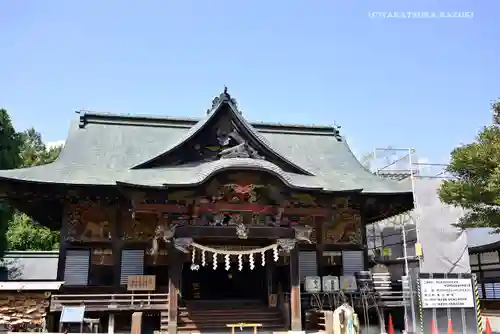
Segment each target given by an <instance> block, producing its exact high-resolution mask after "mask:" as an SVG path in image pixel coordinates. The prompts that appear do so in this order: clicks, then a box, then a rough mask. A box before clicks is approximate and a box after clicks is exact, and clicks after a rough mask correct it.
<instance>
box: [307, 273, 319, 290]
mask: <svg viewBox="0 0 500 334" xmlns="http://www.w3.org/2000/svg"><path fill="white" fill-rule="evenodd" d="M304 288H305V290H306V292H309V293H318V292H321V277H319V276H306V279H305V283H304Z"/></svg>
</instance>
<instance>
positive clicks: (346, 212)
mask: <svg viewBox="0 0 500 334" xmlns="http://www.w3.org/2000/svg"><path fill="white" fill-rule="evenodd" d="M323 231H324V232H323V242H324V243H326V244H334V243H340V244H342V243H344V244H358V245H361V244H362V234H361V216H360V214H359V210H355V209H351V208H344V209H338V210H336V211H335V213H334V215H333V217H332V221H330V222H327V223H326V224H325V225H324V228H323Z"/></svg>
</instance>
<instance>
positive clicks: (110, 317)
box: [108, 312, 115, 334]
mask: <svg viewBox="0 0 500 334" xmlns="http://www.w3.org/2000/svg"><path fill="white" fill-rule="evenodd" d="M114 333H115V314H114V313H113V312H109V315H108V334H114Z"/></svg>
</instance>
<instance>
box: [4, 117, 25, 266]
mask: <svg viewBox="0 0 500 334" xmlns="http://www.w3.org/2000/svg"><path fill="white" fill-rule="evenodd" d="M20 146H21V140H20V138H19V135H18V134H17V133H16V131H15V129H14V126H13V125H12V121H11V119H10V117H9V114H8V113H7V110H5V109H0V169H12V168H16V167H18V166H19V165H20V162H21V158H20V155H19V152H20ZM11 218H12V209H11V208H10V206H9V205H8V203H6V202H5V201H1V202H0V258H2V257H3V254H4V253H5V250H6V249H7V247H8V245H7V239H6V231H7V226H8V222H9V220H10V219H11Z"/></svg>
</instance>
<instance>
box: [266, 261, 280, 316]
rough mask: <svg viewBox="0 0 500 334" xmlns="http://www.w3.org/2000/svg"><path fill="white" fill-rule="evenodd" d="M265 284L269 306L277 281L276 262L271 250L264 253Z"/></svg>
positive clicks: (275, 291) (275, 290)
mask: <svg viewBox="0 0 500 334" xmlns="http://www.w3.org/2000/svg"><path fill="white" fill-rule="evenodd" d="M265 256H266V285H267V304H268V306H269V307H271V296H273V295H275V294H276V293H277V290H278V289H277V286H278V281H277V280H276V262H274V257H273V254H272V253H271V252H267V253H266V255H265Z"/></svg>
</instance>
